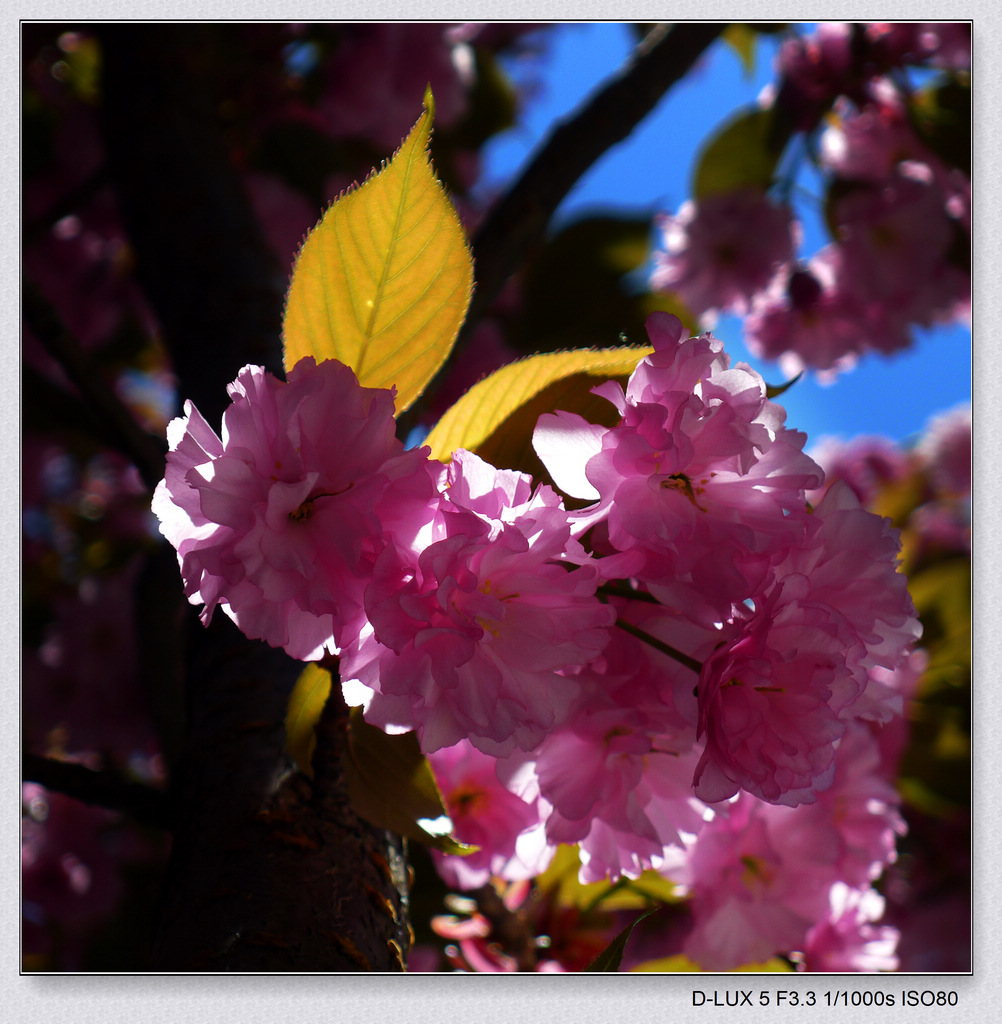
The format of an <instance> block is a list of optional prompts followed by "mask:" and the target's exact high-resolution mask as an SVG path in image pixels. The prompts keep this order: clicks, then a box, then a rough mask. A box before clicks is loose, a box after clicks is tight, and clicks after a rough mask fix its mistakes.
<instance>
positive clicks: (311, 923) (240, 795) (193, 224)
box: [100, 24, 411, 972]
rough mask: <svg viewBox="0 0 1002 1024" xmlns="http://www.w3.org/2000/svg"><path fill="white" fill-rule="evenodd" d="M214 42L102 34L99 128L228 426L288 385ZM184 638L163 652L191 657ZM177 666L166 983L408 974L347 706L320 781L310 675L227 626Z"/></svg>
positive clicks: (159, 945) (140, 254)
mask: <svg viewBox="0 0 1002 1024" xmlns="http://www.w3.org/2000/svg"><path fill="white" fill-rule="evenodd" d="M229 31H232V29H230V30H229ZM218 32H219V29H217V28H215V27H213V26H201V25H193V26H188V25H141V24H131V25H130V24H118V25H108V26H103V27H101V29H100V40H101V45H102V57H103V77H102V117H103V122H102V127H103V132H104V137H105V145H106V149H107V153H108V159H109V168H110V171H111V175H112V178H113V181H114V184H115V188H116V190H117V194H118V197H119V201H120V205H121V209H122V215H123V219H124V222H125V225H126V229H127V231H128V233H129V236H130V239H131V242H132V246H133V251H134V254H135V257H136V272H137V276H138V277H139V280H140V281H141V283H142V285H143V287H144V290H145V291H146V294H147V296H148V298H149V300H150V302H151V305H152V306H153V308H154V311H155V313H156V315H157V317H158V320H159V322H160V324H161V326H162V329H163V332H164V340H165V343H166V344H167V346H168V348H169V350H170V353H171V357H172V360H173V364H174V368H175V371H176V374H177V378H178V385H179V388H180V392H181V394H182V396H184V397H187V398H191V399H192V400H193V401H194V402H195V404H196V405H198V407H199V409H200V410H201V411H202V413H203V414H204V415H205V416H206V418H207V419H208V420H209V421H210V422H216V423H218V421H219V417H220V415H221V412H222V410H223V408H224V407H225V405H226V392H225V386H226V384H227V383H229V382H230V381H231V380H233V379H234V378H235V377H236V374H237V371H238V370H239V369H240V367H241V366H243V365H244V364H245V363H248V362H251V363H258V364H262V365H264V366H266V367H267V368H268V369H270V370H272V371H273V372H276V373H281V345H280V327H281V310H282V302H283V298H284V290H285V286H286V282H287V279H288V268H280V267H278V266H277V264H276V261H275V258H274V257H273V255H272V254H271V252H270V250H269V249H268V247H267V245H266V243H265V240H264V238H263V237H262V235H261V232H260V228H259V226H258V224H257V221H256V219H255V217H254V215H253V213H252V210H251V208H250V206H249V203H248V200H247V197H246V195H245V194H244V191H243V189H242V186H241V182H240V179H239V177H238V175H237V173H236V171H235V169H234V167H233V166H232V164H231V161H230V157H229V153H228V151H227V148H226V146H225V144H224V141H223V138H222V136H221V132H220V126H219V122H218V117H217V114H216V109H215V107H214V105H213V90H212V81H211V76H210V74H209V69H211V68H212V67H213V56H214V47H215V46H216V42H217V40H218V38H219V37H218V34H217V33H218ZM174 607H176V602H172V601H169V600H167V599H166V596H165V600H164V603H163V606H162V608H161V609H160V611H161V612H162V614H161V615H159V616H157V614H156V610H155V609H153V610H148V611H147V612H146V615H147V617H149V616H151V615H152V616H154V617H155V618H157V619H158V620H159V621H160V623H161V628H162V629H163V630H171V629H172V628H173V629H175V630H177V622H178V620H177V617H176V615H174V614H170V611H171V609H172V608H174ZM193 621H194V620H193V617H192V622H193ZM180 633H183V630H182V631H176V632H175V633H173V634H172V637H168V638H166V639H167V640H168V641H169V640H171V639H172V638H173V641H174V642H175V643H177V642H178V637H179V635H180ZM183 664H184V675H185V679H184V692H185V702H186V711H187V730H186V742H185V747H184V752H183V754H182V758H181V763H180V766H179V768H178V770H177V772H176V773H175V777H174V780H173V789H172V798H173V800H174V821H175V823H176V824H175V840H174V847H173V850H172V854H171V861H170V864H169V866H168V870H167V874H166V878H165V884H164V891H163V894H162V901H161V902H162V906H161V913H160V919H159V922H158V926H157V930H156V937H155V940H154V949H153V957H152V966H153V967H154V968H156V969H160V970H171V971H173V970H189V971H194V970H215V971H268V972H273V971H283V970H298V971H359V970H376V971H380V970H382V971H395V970H402V969H403V966H404V958H405V957H406V955H407V952H408V950H409V946H410V934H411V933H410V925H409V922H408V915H407V877H406V876H407V874H408V869H407V862H406V851H405V847H404V843H403V841H402V840H401V839H400V838H399V837H397V836H395V835H392V834H391V833H387V832H385V831H381V830H378V829H375V828H372V827H370V826H369V825H367V824H366V823H364V822H361V821H360V820H359V819H358V818H357V816H356V815H355V813H354V811H353V810H352V808H351V805H350V803H349V801H348V798H347V794H346V789H345V785H344V779H343V777H342V774H341V770H340V765H341V760H340V759H341V753H342V749H343V741H344V737H345V732H346V729H347V722H348V718H347V709H346V708H345V706H344V704H343V701H341V699H340V689H339V687H338V686H335V687H334V688H333V690H334V695H333V697H332V699H331V701H329V702H328V707H327V708H326V709H325V712H324V716H323V718H322V720H321V723H320V725H319V726H318V743H317V755H316V758H315V763H314V778H313V779H312V780H311V779H309V778H307V777H306V776H304V775H303V774H302V773H301V772H299V771H297V770H295V767H294V765H292V764H291V763H290V761H289V758H288V756H287V755H286V753H285V735H284V727H283V722H284V716H285V709H286V703H287V701H288V696H289V693H290V691H291V688H292V685H293V683H294V682H295V679H296V677H297V676H298V673H299V672H300V670H301V669H302V667H303V666H302V665H301V664H300V663H298V662H295V661H293V660H292V659H290V658H288V657H287V656H286V655H285V654H284V653H283V652H281V651H278V650H274V649H271V648H269V647H267V646H266V645H264V644H262V643H259V642H256V641H251V640H247V639H246V638H245V637H243V636H242V635H241V634H240V633H239V632H238V630H237V629H236V627H235V626H234V625H233V624H232V623H231V622H230V621H229V620H228V619H227V618H225V616H224V615H223V614H222V613H217V614H216V616H215V619H214V621H213V622H212V623H211V625H210V627H209V628H208V629H203V628H202V627H201V626H199V625H197V624H195V625H193V628H192V629H191V631H190V635H189V636H188V637H187V649H186V652H185V657H184V659H183Z"/></svg>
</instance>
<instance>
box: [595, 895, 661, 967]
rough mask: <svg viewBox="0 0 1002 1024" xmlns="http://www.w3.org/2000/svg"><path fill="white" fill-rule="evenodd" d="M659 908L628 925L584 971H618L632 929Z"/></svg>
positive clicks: (649, 911)
mask: <svg viewBox="0 0 1002 1024" xmlns="http://www.w3.org/2000/svg"><path fill="white" fill-rule="evenodd" d="M657 909H659V908H657V907H654V908H653V909H651V910H648V911H646V912H645V913H643V914H641V915H640V917H638V918H637V919H636V920H635V921H634V922H633V923H632V924H628V925H627V926H626V927H625V928H624V929H623V930H622V931H621V932H620V933H619V934H618V935H617V936H616V937H615V938H614V939H613V940H612V942H610V943H609V945H608V946H606V947H605V949H603V950H602V952H601V953H599V955H598V956H597V957H595V959H594V960H592V962H591V963H590V964H588V966H587V967H586V968H585V970H586V971H602V972H605V973H609V972H615V971H618V970H619V965H620V964H621V963H622V962H623V953H624V952H625V950H626V943H627V942H628V941H629V938H630V936H631V935H632V934H633V929H634V928H635V927H636V926H637V925H638V924H639V923H640V922H641V921H643V919H644V918H645V917H650V916H651V914H653V913H654V911H655V910H657Z"/></svg>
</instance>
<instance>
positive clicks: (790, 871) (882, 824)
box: [671, 722, 904, 970]
mask: <svg viewBox="0 0 1002 1024" xmlns="http://www.w3.org/2000/svg"><path fill="white" fill-rule="evenodd" d="M885 771H886V766H885V765H884V764H883V763H882V761H881V757H880V753H879V747H878V742H877V739H876V737H875V736H874V734H873V732H872V731H871V730H870V728H869V727H868V726H867V725H865V724H861V723H858V722H856V723H851V724H850V726H849V728H848V731H847V733H846V735H845V737H844V738H843V739H842V740H841V741H840V742H839V745H838V748H837V750H836V753H835V762H834V773H833V780H834V781H833V784H832V786H831V787H830V788H829V789H828V790H827V791H826V792H825V793H823V794H821V796H820V797H819V798H818V800H817V801H816V802H815V803H813V804H810V805H808V806H801V807H789V806H783V805H780V804H770V803H765V802H763V801H761V800H758V799H757V798H755V797H753V796H751V795H749V794H748V793H742V794H740V795H739V796H738V797H737V798H736V799H735V800H733V801H731V802H729V803H725V804H722V805H720V806H718V807H716V808H715V809H714V813H713V814H712V815H709V816H708V817H709V820H708V821H707V823H706V824H705V825H704V827H703V829H702V830H701V831H700V832H699V834H698V835H697V836H696V837H695V839H694V841H692V842H691V844H689V845H688V848H687V853H686V856H685V858H684V860H682V861H681V862H680V863H678V864H677V865H676V866H674V867H673V870H672V876H671V877H672V878H673V880H675V881H677V882H678V883H679V884H681V885H682V886H684V887H685V889H686V891H687V893H688V896H689V899H690V902H691V907H692V914H693V922H694V926H693V930H692V932H691V934H690V935H689V937H688V939H687V940H686V944H685V952H686V954H687V955H688V956H690V957H691V958H692V959H694V960H696V961H697V962H698V963H699V964H700V965H701V966H702V967H703V968H704V969H707V970H731V969H733V968H735V967H738V966H741V965H742V964H747V963H754V962H761V961H763V960H766V959H768V958H769V957H771V956H773V955H775V954H776V953H785V954H789V953H790V952H791V951H798V950H803V949H804V948H805V946H806V945H807V944H808V941H809V938H808V937H809V936H810V934H811V930H812V929H814V928H815V927H817V926H818V925H819V924H820V923H822V922H825V921H828V920H829V918H830V915H831V908H832V902H831V894H832V887H833V886H835V885H836V884H838V883H843V884H844V885H846V886H848V887H849V888H850V889H854V890H859V891H865V890H867V889H868V888H869V886H870V884H871V882H872V881H873V880H874V879H875V878H876V877H877V876H878V875H879V874H880V873H881V871H882V870H883V869H884V868H885V867H886V866H887V865H888V864H889V863H891V862H892V861H893V859H894V856H895V839H896V837H897V836H898V835H900V834H901V833H902V832H903V831H904V825H903V823H902V821H901V818H900V814H899V802H900V799H899V797H898V795H897V793H896V792H895V790H894V787H893V785H892V784H891V782H890V780H889V778H888V777H887V775H886V774H885ZM816 937H817V933H816Z"/></svg>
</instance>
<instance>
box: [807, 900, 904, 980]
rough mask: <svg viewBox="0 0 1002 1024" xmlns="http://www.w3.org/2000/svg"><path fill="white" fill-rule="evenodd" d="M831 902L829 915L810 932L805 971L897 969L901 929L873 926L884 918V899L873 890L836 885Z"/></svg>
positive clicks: (840, 972) (829, 971)
mask: <svg viewBox="0 0 1002 1024" xmlns="http://www.w3.org/2000/svg"><path fill="white" fill-rule="evenodd" d="M830 900H831V909H830V911H829V914H828V916H827V917H826V918H825V919H824V920H822V921H819V922H818V923H817V924H816V925H814V927H813V928H811V930H810V931H809V932H808V933H807V938H806V940H805V943H804V952H803V965H804V969H805V970H807V971H818V972H821V971H823V972H828V973H834V974H842V973H849V972H868V973H872V972H876V971H894V970H897V967H898V958H897V956H896V954H895V950H896V948H897V944H898V938H899V933H898V930H897V929H896V928H892V927H890V926H888V925H883V926H878V925H875V924H874V922H875V921H879V920H880V918H881V917H882V916H883V913H884V899H883V897H882V896H881V895H880V894H879V893H878V892H876V891H874V890H873V889H866V890H862V891H861V890H858V889H852V888H850V887H849V886H847V885H846V884H845V883H844V882H836V883H835V885H833V886H832V891H831V895H830Z"/></svg>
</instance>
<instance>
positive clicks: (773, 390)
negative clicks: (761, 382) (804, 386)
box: [765, 370, 804, 398]
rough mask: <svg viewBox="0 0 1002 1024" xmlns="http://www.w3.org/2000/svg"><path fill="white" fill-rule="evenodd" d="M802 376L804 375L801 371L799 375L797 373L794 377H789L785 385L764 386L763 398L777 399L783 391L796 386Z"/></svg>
mask: <svg viewBox="0 0 1002 1024" xmlns="http://www.w3.org/2000/svg"><path fill="white" fill-rule="evenodd" d="M803 375H804V371H803V370H801V371H800V373H798V374H797V375H796V377H791V378H790V379H789V380H788V381H787V382H786V383H785V384H766V386H765V397H766V398H779V396H780V395H781V394H782V393H783V392H784V391H788V390H789V389H790V388H792V387H793V385H794V384H796V383H797V381H798V380H800V378H801V377H803Z"/></svg>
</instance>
